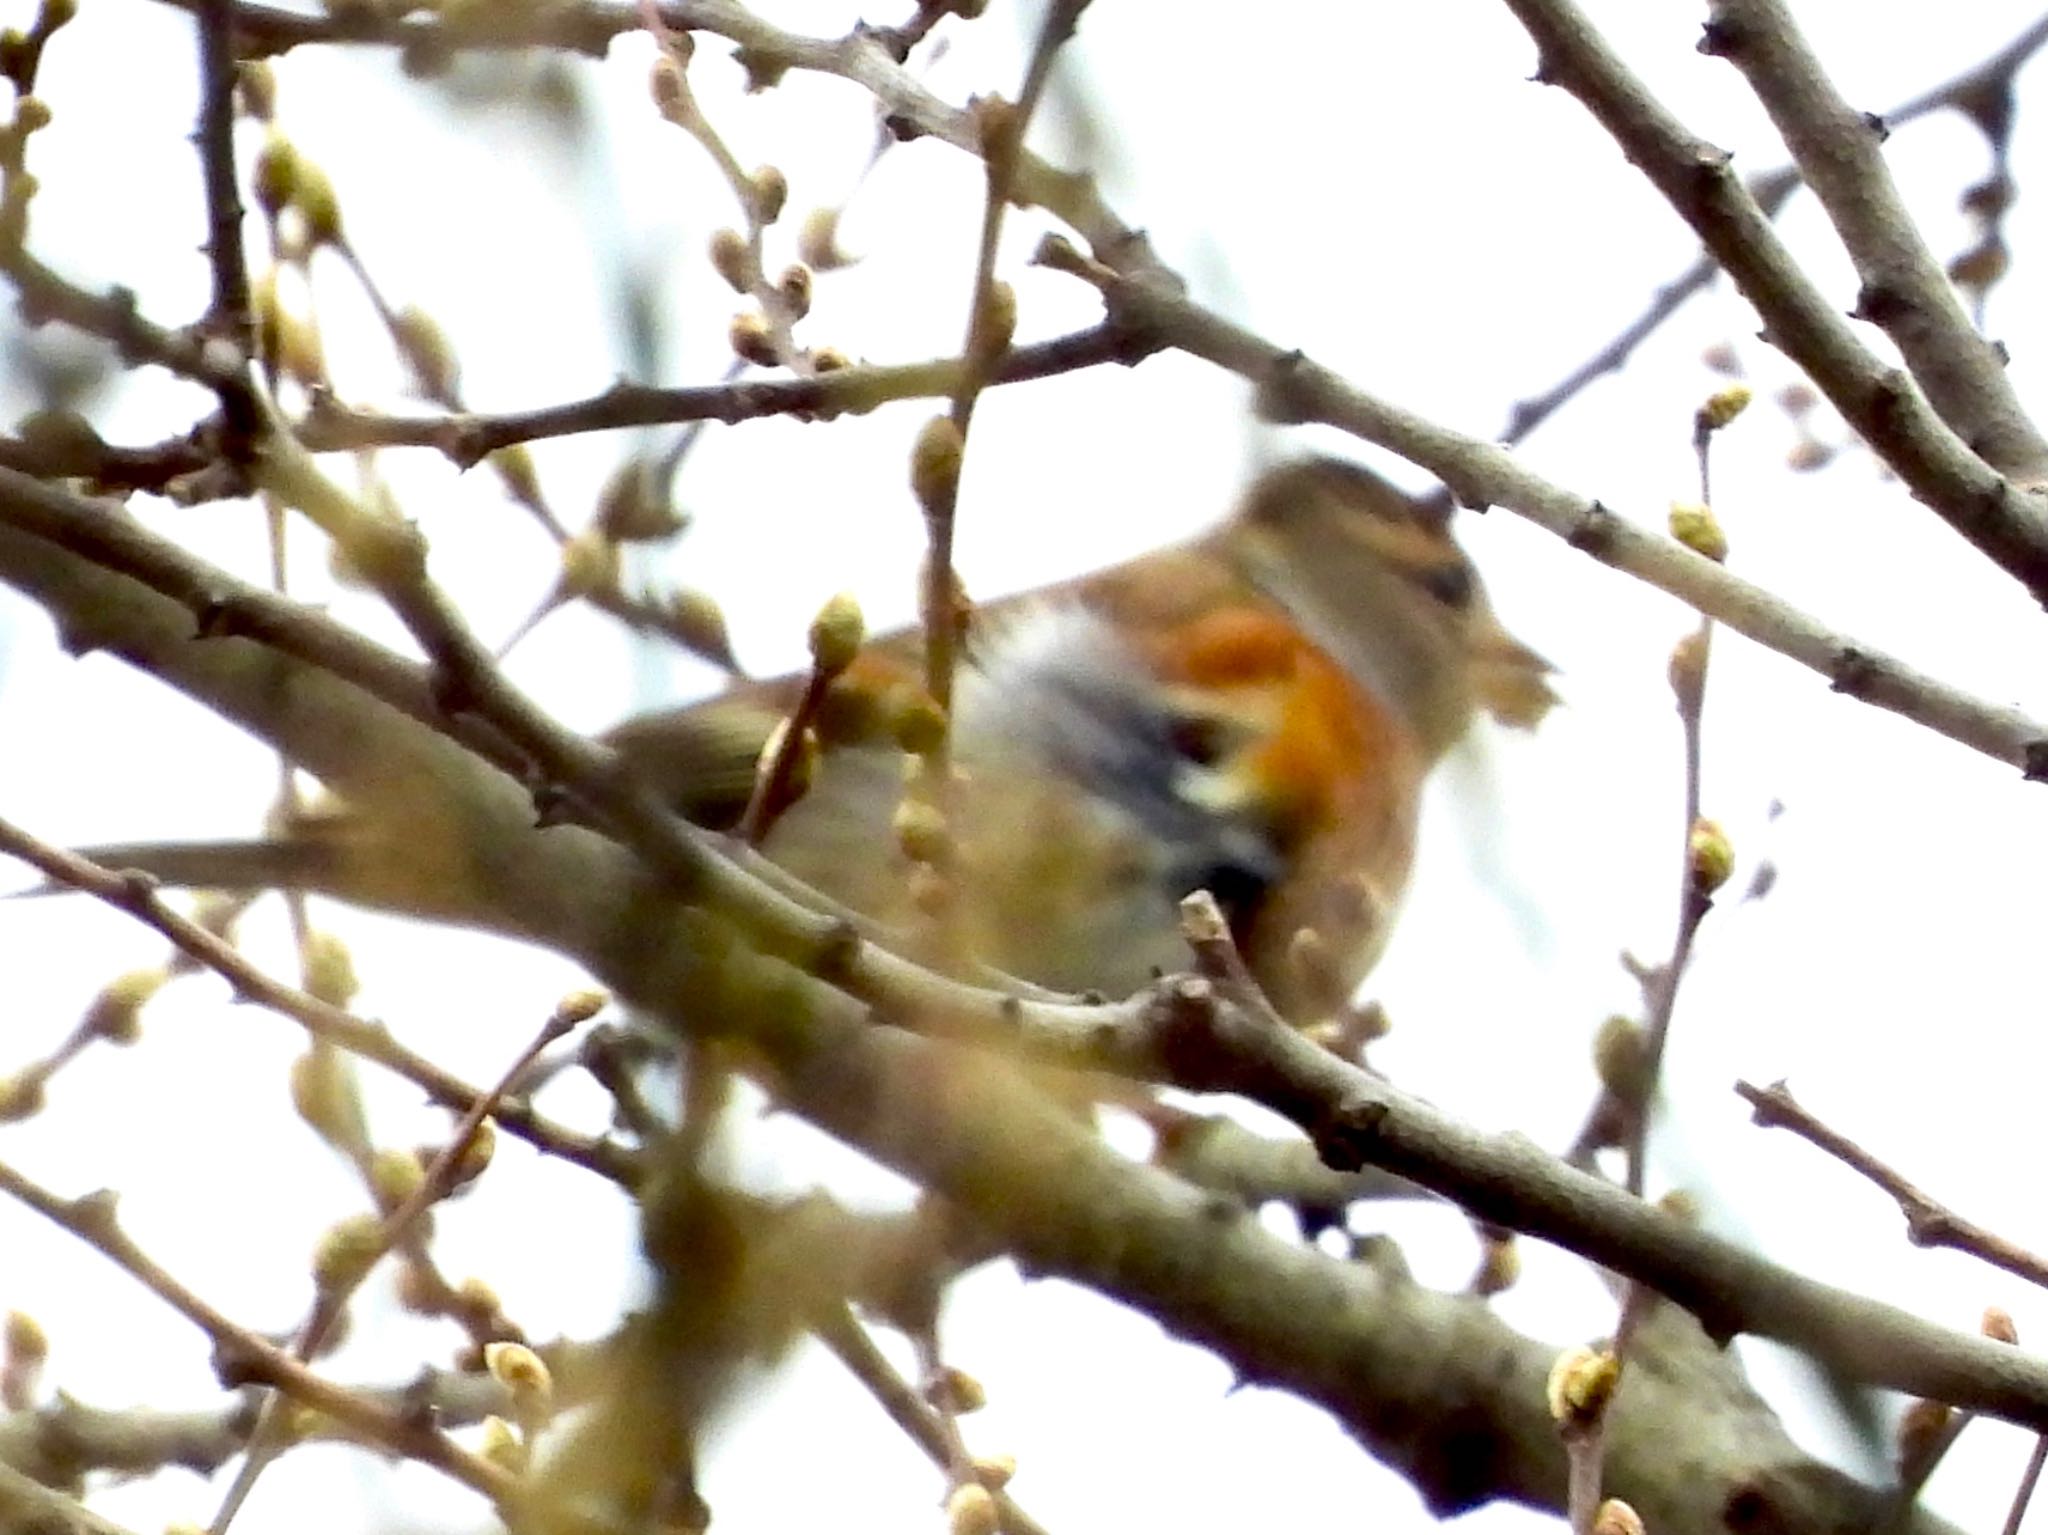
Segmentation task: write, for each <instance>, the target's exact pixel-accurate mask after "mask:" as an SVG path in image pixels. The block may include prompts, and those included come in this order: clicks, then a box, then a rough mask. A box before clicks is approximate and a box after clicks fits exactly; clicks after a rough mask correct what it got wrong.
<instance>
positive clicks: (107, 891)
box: [0, 819, 642, 1191]
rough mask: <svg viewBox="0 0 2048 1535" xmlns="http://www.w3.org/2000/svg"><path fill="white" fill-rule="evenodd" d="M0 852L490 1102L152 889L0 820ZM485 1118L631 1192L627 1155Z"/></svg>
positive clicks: (388, 1062) (316, 1030)
mask: <svg viewBox="0 0 2048 1535" xmlns="http://www.w3.org/2000/svg"><path fill="white" fill-rule="evenodd" d="M0 853H9V854H12V855H13V856H15V857H17V858H19V859H21V860H22V861H23V862H25V863H28V864H30V865H32V866H34V867H35V868H37V869H39V870H41V871H42V873H44V874H45V875H47V876H48V877H49V878H50V879H52V880H54V881H56V882H57V883H58V884H61V885H64V886H66V887H68V888H70V889H73V890H79V891H82V892H84V893H85V894H87V895H90V896H93V897H95V898H96V899H98V900H101V901H104V902H105V903H106V904H107V905H109V906H112V907H113V908H114V909H115V910H117V911H121V912H125V913H126V914H127V915H129V916H131V917H133V918H135V919H136V920H137V921H139V922H141V923H143V924H144V925H146V926H148V927H151V928H153V929H155V930H156V931H157V932H158V933H161V934H162V935H163V936H164V937H165V938H166V939H168V940H169V941H170V943H171V944H172V945H173V946H174V947H175V948H177V950H178V951H179V952H180V953H182V954H186V955H189V956H190V957H191V958H192V959H193V960H195V961H197V962H198V963H199V964H201V965H203V966H205V967H206V968H207V969H209V970H211V971H213V972H214V973H216V974H217V975H219V976H220V977H221V978H222V979H224V980H225V981H227V983H228V984H229V985H230V986H232V987H233V988H234V990H235V994H236V996H237V997H239V998H242V999H243V1000H246V1001H250V1002H254V1003H256V1004H257V1005H259V1006H262V1007H267V1008H270V1009H271V1010H273V1011H274V1012H277V1013H280V1014H282V1015H283V1016H285V1017H287V1018H290V1019H292V1020H293V1021H294V1022H296V1023H298V1024H299V1025H301V1026H302V1027H303V1028H304V1029H305V1030H306V1032H307V1033H309V1034H311V1035H312V1036H313V1037H314V1038H315V1039H322V1040H326V1041H328V1042H330V1043H332V1044H334V1045H336V1046H338V1047H339V1048H341V1049H343V1050H346V1051H348V1052H349V1053H350V1054H352V1055H357V1056H361V1057H362V1058H363V1059H364V1060H367V1061H374V1062H376V1063H377V1064H378V1065H379V1066H382V1067H384V1068H385V1069H386V1070H387V1071H390V1072H393V1073H394V1074H396V1075H398V1076H401V1077H404V1078H405V1079H406V1080H407V1081H408V1082H411V1083H413V1084H414V1085H415V1086H416V1087H418V1088H419V1089H420V1090H421V1091H422V1092H424V1093H425V1094H426V1095H427V1097H428V1099H429V1100H431V1101H432V1102H434V1103H438V1104H441V1105H442V1106H443V1107H446V1108H452V1109H455V1110H457V1111H458V1112H460V1113H462V1114H464V1115H465V1116H466V1115H469V1114H472V1113H476V1112H478V1110H479V1106H480V1105H485V1104H490V1103H492V1101H493V1100H492V1099H491V1098H490V1096H489V1095H487V1094H485V1093H483V1092H481V1091H479V1090H478V1089H477V1088H475V1087H472V1086H470V1085H469V1084H468V1083H466V1082H464V1081H462V1080H461V1079H460V1078H458V1077H456V1076H453V1075H452V1074H450V1073H448V1072H446V1071H443V1070H442V1069H441V1068H440V1067H439V1066H436V1065H435V1064H434V1063H433V1062H432V1061H429V1060H427V1059H426V1058H425V1057H424V1056H421V1055H417V1054H415V1053H414V1052H413V1051H411V1050H408V1049H407V1048H406V1047H405V1046H404V1045H401V1044H400V1043H399V1042H398V1041H397V1040H396V1039H394V1038H393V1037H392V1036H391V1032H390V1031H389V1030H388V1029H386V1028H385V1027H384V1026H383V1025H381V1024H374V1023H368V1022H365V1021H364V1020H363V1019H360V1018H357V1017H355V1016H354V1015H353V1014H350V1013H346V1012H344V1011H342V1010H341V1009H340V1008H338V1007H334V1006H332V1005H331V1004H329V1003H326V1002H323V1001H321V1000H320V999H319V998H318V997H315V996H312V995H311V994H309V993H307V992H303V991H300V990H298V989H297V988H296V987H292V986H287V985H285V984H284V983H283V982H282V981H279V980H276V979H275V978H273V977H272V976H270V975H268V974H267V973H265V972H264V971H263V970H262V969H261V968H259V967H258V966H256V965H254V964H252V963H250V961H249V959H248V958H247V957H246V956H245V955H243V954H242V952H241V951H240V950H238V949H236V948H235V947H234V946H233V945H232V944H229V943H227V942H225V941H223V940H222V939H221V938H219V937H217V936H216V935H214V934H213V933H210V932H208V931H207V930H206V929H205V928H203V927H201V926H199V925H198V924H197V923H195V922H193V921H191V920H190V919H189V918H186V917H184V916H181V915H180V914H179V913H178V912H176V911H175V910H173V909H172V908H171V907H170V906H169V905H167V904H166V903H165V902H164V901H163V900H162V898H161V897H159V896H158V895H157V893H156V888H155V881H153V880H151V879H148V878H147V877H145V876H139V875H134V874H121V873H116V872H114V871H112V870H109V869H106V868H103V867H101V866H100V865H98V864H95V863H93V862H91V861H89V860H87V859H84V858H81V857H79V856H78V855H77V854H75V853H69V852H66V851H65V850H64V849H62V848H58V847H53V846H51V845H50V844H49V843H47V842H43V841H41V840H40V839H38V838H36V837H32V836H30V835H29V834H28V833H27V832H25V831H23V830H22V829H21V828H20V827H18V826H16V825H14V824H13V823H12V822H9V821H7V820H4V819H0ZM491 1111H492V1112H495V1113H496V1114H497V1116H498V1120H499V1123H501V1124H503V1125H504V1126H505V1128H506V1130H507V1131H509V1132H510V1133H511V1134H513V1135H516V1136H518V1137H519V1138H520V1139H522V1140H524V1141H527V1142H528V1143H529V1144H531V1145H532V1146H533V1147H534V1148H535V1149H536V1150H537V1151H540V1152H543V1153H545V1154H547V1155H549V1156H555V1157H560V1158H561V1159H562V1160H563V1161H565V1162H569V1163H572V1164H573V1165H575V1166H578V1167H582V1168H585V1169H586V1170H588V1171H590V1172H593V1173H596V1174H597V1175H598V1176H599V1177H601V1178H606V1179H609V1180H610V1181H611V1182H613V1183H616V1184H618V1185H619V1186H620V1187H621V1188H624V1189H627V1190H629V1191H630V1190H632V1189H634V1188H637V1187H638V1186H639V1183H640V1179H641V1176H642V1168H641V1164H640V1158H639V1156H638V1155H637V1154H636V1153H634V1152H633V1151H631V1150H629V1149H627V1148H626V1147H623V1146H620V1145H618V1144H617V1143H616V1142H614V1141H610V1140H606V1139H604V1138H602V1137H599V1136H589V1135H584V1134H582V1133H581V1132H579V1131H575V1130H571V1129H570V1128H568V1126H566V1125H560V1124H557V1123H555V1122H554V1121H553V1120H551V1119H549V1118H547V1117H546V1116H545V1115H542V1114H540V1113H537V1112H536V1111H535V1110H534V1109H533V1108H532V1106H531V1105H529V1104H527V1103H525V1102H524V1101H522V1100H520V1099H516V1098H507V1099H502V1100H500V1101H497V1102H496V1103H495V1106H494V1108H493V1109H492V1110H491Z"/></svg>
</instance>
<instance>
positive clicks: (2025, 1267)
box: [1735, 1082, 2048, 1394]
mask: <svg viewBox="0 0 2048 1535" xmlns="http://www.w3.org/2000/svg"><path fill="white" fill-rule="evenodd" d="M1735 1091H1736V1092H1737V1093H1739V1094H1741V1096H1742V1097H1743V1099H1744V1100H1745V1101H1746V1102H1747V1103H1748V1104H1749V1106H1750V1108H1751V1109H1752V1110H1753V1111H1754V1116H1753V1117H1754V1119H1755V1121H1756V1123H1757V1124H1759V1125H1761V1126H1762V1127H1764V1128H1765V1129H1767V1130H1790V1131H1791V1132H1792V1133H1793V1134H1794V1135H1796V1136H1798V1137H1799V1138H1800V1139H1801V1140H1803V1141H1806V1142H1808V1143H1809V1144H1811V1145H1813V1146H1817V1147H1819V1148H1820V1150H1822V1151H1824V1152H1826V1153H1827V1154H1828V1155H1829V1156H1831V1157H1833V1158H1834V1159H1835V1160H1836V1161H1837V1162H1840V1163H1841V1164H1842V1165H1843V1166H1845V1167H1847V1168H1849V1169H1850V1170H1851V1171H1852V1172H1856V1173H1860V1174H1861V1175H1862V1176H1863V1177H1865V1178H1868V1179H1869V1180H1870V1181H1871V1182H1872V1183H1874V1184H1876V1185H1877V1186H1878V1188H1880V1189H1882V1190H1883V1191H1884V1192H1885V1193H1886V1194H1889V1195H1890V1196H1891V1197H1892V1198H1893V1199H1894V1200H1896V1201H1897V1203H1898V1206H1899V1213H1900V1214H1902V1215H1904V1216H1905V1218H1906V1239H1907V1240H1908V1241H1910V1242H1911V1243H1912V1244H1913V1245H1914V1246H1915V1247H1952V1248H1954V1249H1956V1250H1957V1251H1958V1252H1966V1253H1969V1254H1971V1255H1972V1256H1973V1257H1976V1258H1979V1259H1981V1260H1982V1261H1984V1262H1985V1263H1988V1264H1990V1265H1991V1266H1992V1267H1993V1268H2000V1269H2004V1270H2005V1271H2006V1273H2008V1274H2013V1275H2016V1276H2017V1277H2019V1278H2021V1279H2024V1280H2026V1281H2027V1282H2028V1283H2029V1284H2035V1285H2043V1286H2048V1258H2042V1257H2040V1256H2039V1255H2037V1254H2035V1253H2031V1252H2029V1251H2027V1249H2026V1248H2024V1247H2021V1246H2019V1245H2018V1244H2017V1243H2015V1242H2011V1241H2008V1240H2007V1239H2006V1238H2004V1237H2002V1236H2000V1235H1999V1234H1998V1233H1997V1232H1995V1231H1992V1230H1989V1229H1988V1228H1986V1227H1983V1226H1979V1225H1977V1224H1976V1223H1975V1222H1974V1221H1969V1220H1965V1219H1964V1218H1963V1217H1962V1216H1960V1215H1958V1214H1956V1212H1955V1211H1954V1210H1951V1209H1950V1208H1949V1207H1948V1206H1947V1205H1945V1204H1942V1203H1941V1202H1940V1201H1939V1200H1937V1199H1935V1198H1933V1197H1932V1196H1931V1195H1929V1194H1927V1193H1925V1192H1924V1191H1922V1190H1921V1189H1920V1188H1919V1187H1918V1186H1917V1185H1915V1184H1913V1183H1912V1182H1910V1181H1909V1180H1908V1179H1907V1178H1906V1177H1905V1175H1904V1174H1902V1173H1900V1172H1898V1171H1897V1170H1896V1169H1894V1168H1892V1167H1891V1166H1889V1165H1888V1164H1887V1163H1885V1162H1883V1161H1882V1160H1880V1159H1879V1158H1878V1157H1877V1156H1875V1155H1873V1154H1872V1153H1871V1152H1869V1151H1867V1150H1865V1149H1864V1148H1863V1147H1862V1146H1859V1145H1858V1144H1857V1143H1856V1142H1855V1141H1852V1140H1850V1139H1849V1137H1848V1136H1846V1135H1844V1134H1842V1132H1841V1131H1839V1130H1836V1129H1834V1128H1833V1127H1831V1126H1830V1125H1828V1124H1826V1123H1825V1122H1824V1121H1822V1120H1821V1119H1820V1118H1818V1117H1817V1116H1816V1115H1814V1114H1813V1112H1812V1111H1811V1110H1809V1109H1808V1108H1807V1107H1806V1106H1805V1105H1804V1104H1802V1103H1800V1102H1799V1100H1798V1099H1796V1098H1794V1097H1793V1096H1792V1090H1791V1089H1790V1088H1789V1087H1787V1086H1786V1085H1785V1084H1784V1083H1783V1082H1773V1083H1772V1084H1771V1085H1770V1086H1769V1087H1756V1086H1753V1085H1751V1084H1750V1083H1748V1082H1737V1083H1736V1084H1735ZM1923 1394H1924V1393H1923Z"/></svg>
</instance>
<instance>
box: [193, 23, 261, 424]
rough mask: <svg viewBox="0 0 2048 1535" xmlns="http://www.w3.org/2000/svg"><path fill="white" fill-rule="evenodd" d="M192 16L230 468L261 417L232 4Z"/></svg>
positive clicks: (209, 316)
mask: <svg viewBox="0 0 2048 1535" xmlns="http://www.w3.org/2000/svg"><path fill="white" fill-rule="evenodd" d="M194 16H195V18H196V19H197V21H198V23H199V128H198V131H197V132H196V133H195V134H194V135H193V138H194V142H195V143H197V145H198V146H199V168H200V171H201V173H202V179H203V181H204V182H205V185H206V260H207V265H208V267H209V269H210V270H211V271H212V274H213V298H212V302H211V303H210V304H209V306H208V308H207V313H206V319H205V320H204V321H203V322H202V325H201V329H202V330H204V331H206V332H207V333H208V334H209V335H211V336H213V337H214V338H216V339H218V340H220V341H222V342H225V343H226V344H227V346H228V348H229V352H230V358H228V359H222V361H223V363H224V364H225V366H224V367H223V368H222V370H221V372H222V378H221V381H220V382H219V383H218V384H217V385H216V393H217V394H218V395H219V397H220V409H221V421H222V423H223V425H224V427H225V431H224V433H223V441H222V448H223V450H224V452H225V453H226V456H227V459H228V461H229V462H230V463H240V462H242V461H243V460H244V459H246V458H247V457H248V455H249V451H250V446H251V443H252V441H253V439H254V435H255V432H256V426H257V422H258V420H259V419H260V418H259V415H258V411H257V405H256V397H255V384H254V380H253V376H252V375H251V373H250V371H249V369H250V361H251V359H253V358H254V357H255V355H256V319H255V313H254V311H253V310H252V308H251V307H250V298H249V269H248V266H247V264H246V262H245V261H244V259H243V255H242V196H241V192H240V189H239V188H238V187H237V185H236V183H235V55H234V48H233V40H232V38H231V36H230V32H231V30H232V28H233V25H234V0H198V5H197V9H196V10H195V11H194ZM230 359H232V360H230Z"/></svg>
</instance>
